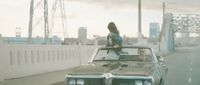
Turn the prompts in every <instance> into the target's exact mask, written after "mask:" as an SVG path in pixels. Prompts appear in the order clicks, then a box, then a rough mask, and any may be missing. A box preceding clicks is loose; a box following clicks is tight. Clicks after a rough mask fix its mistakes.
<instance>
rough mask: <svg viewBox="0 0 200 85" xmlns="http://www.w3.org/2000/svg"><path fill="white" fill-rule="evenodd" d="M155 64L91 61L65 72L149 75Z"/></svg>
mask: <svg viewBox="0 0 200 85" xmlns="http://www.w3.org/2000/svg"><path fill="white" fill-rule="evenodd" d="M155 68H156V66H155V63H141V62H137V63H131V62H110V63H102V62H101V63H92V64H87V65H81V66H77V67H75V68H72V69H69V70H68V71H67V74H70V75H103V74H105V73H112V74H113V75H123V76H125V75H129V76H131V75H133V76H142V75H143V76H149V75H152V74H153V72H154V70H155Z"/></svg>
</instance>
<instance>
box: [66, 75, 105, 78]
mask: <svg viewBox="0 0 200 85" xmlns="http://www.w3.org/2000/svg"><path fill="white" fill-rule="evenodd" d="M65 78H105V77H104V76H103V75H66V76H65Z"/></svg>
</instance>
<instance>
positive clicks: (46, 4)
mask: <svg viewBox="0 0 200 85" xmlns="http://www.w3.org/2000/svg"><path fill="white" fill-rule="evenodd" d="M44 34H45V44H47V43H48V42H49V18H48V2H47V0H44Z"/></svg>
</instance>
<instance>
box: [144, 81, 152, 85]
mask: <svg viewBox="0 0 200 85" xmlns="http://www.w3.org/2000/svg"><path fill="white" fill-rule="evenodd" d="M144 85H152V84H151V82H150V81H144Z"/></svg>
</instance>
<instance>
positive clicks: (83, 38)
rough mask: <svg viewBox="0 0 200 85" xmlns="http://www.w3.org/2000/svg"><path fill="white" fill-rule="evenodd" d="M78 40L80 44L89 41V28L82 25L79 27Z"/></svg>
mask: <svg viewBox="0 0 200 85" xmlns="http://www.w3.org/2000/svg"><path fill="white" fill-rule="evenodd" d="M78 41H79V43H80V44H84V45H85V44H86V43H87V28H86V27H80V28H79V29H78Z"/></svg>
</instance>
